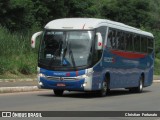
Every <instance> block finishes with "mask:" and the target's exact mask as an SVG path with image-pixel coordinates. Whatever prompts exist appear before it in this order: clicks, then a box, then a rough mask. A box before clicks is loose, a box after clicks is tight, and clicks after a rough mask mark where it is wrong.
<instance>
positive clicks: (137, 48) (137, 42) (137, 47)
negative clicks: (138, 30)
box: [134, 35, 140, 52]
mask: <svg viewBox="0 0 160 120" xmlns="http://www.w3.org/2000/svg"><path fill="white" fill-rule="evenodd" d="M134 51H135V52H140V36H139V35H135V36H134Z"/></svg>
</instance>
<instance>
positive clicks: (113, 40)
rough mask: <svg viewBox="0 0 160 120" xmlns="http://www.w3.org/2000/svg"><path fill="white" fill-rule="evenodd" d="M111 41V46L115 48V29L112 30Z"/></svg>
mask: <svg viewBox="0 0 160 120" xmlns="http://www.w3.org/2000/svg"><path fill="white" fill-rule="evenodd" d="M111 41H112V48H113V49H116V48H117V47H116V31H115V30H113V34H112V38H111Z"/></svg>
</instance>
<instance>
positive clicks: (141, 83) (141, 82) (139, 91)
mask: <svg viewBox="0 0 160 120" xmlns="http://www.w3.org/2000/svg"><path fill="white" fill-rule="evenodd" d="M143 86H144V85H143V77H142V76H141V78H140V80H139V85H138V87H135V88H130V89H129V91H130V92H134V93H142V92H143Z"/></svg>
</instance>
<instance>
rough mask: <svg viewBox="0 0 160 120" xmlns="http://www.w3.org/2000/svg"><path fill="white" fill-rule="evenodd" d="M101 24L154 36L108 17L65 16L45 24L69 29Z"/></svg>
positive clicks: (86, 27) (92, 27)
mask: <svg viewBox="0 0 160 120" xmlns="http://www.w3.org/2000/svg"><path fill="white" fill-rule="evenodd" d="M100 26H108V27H111V28H116V29H120V30H124V31H129V32H133V33H137V34H142V35H146V36H149V37H153V34H152V33H149V32H146V31H143V30H140V29H137V28H134V27H131V26H128V25H125V24H123V23H120V22H115V21H111V20H107V19H97V18H63V19H56V20H52V21H50V22H49V23H47V25H46V26H45V28H46V29H61V30H62V29H69V30H90V29H94V28H97V27H100Z"/></svg>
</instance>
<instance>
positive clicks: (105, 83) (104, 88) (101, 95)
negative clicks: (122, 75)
mask: <svg viewBox="0 0 160 120" xmlns="http://www.w3.org/2000/svg"><path fill="white" fill-rule="evenodd" d="M107 90H108V88H107V82H106V81H103V83H102V88H101V90H100V91H99V95H100V97H105V96H106V93H107Z"/></svg>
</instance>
